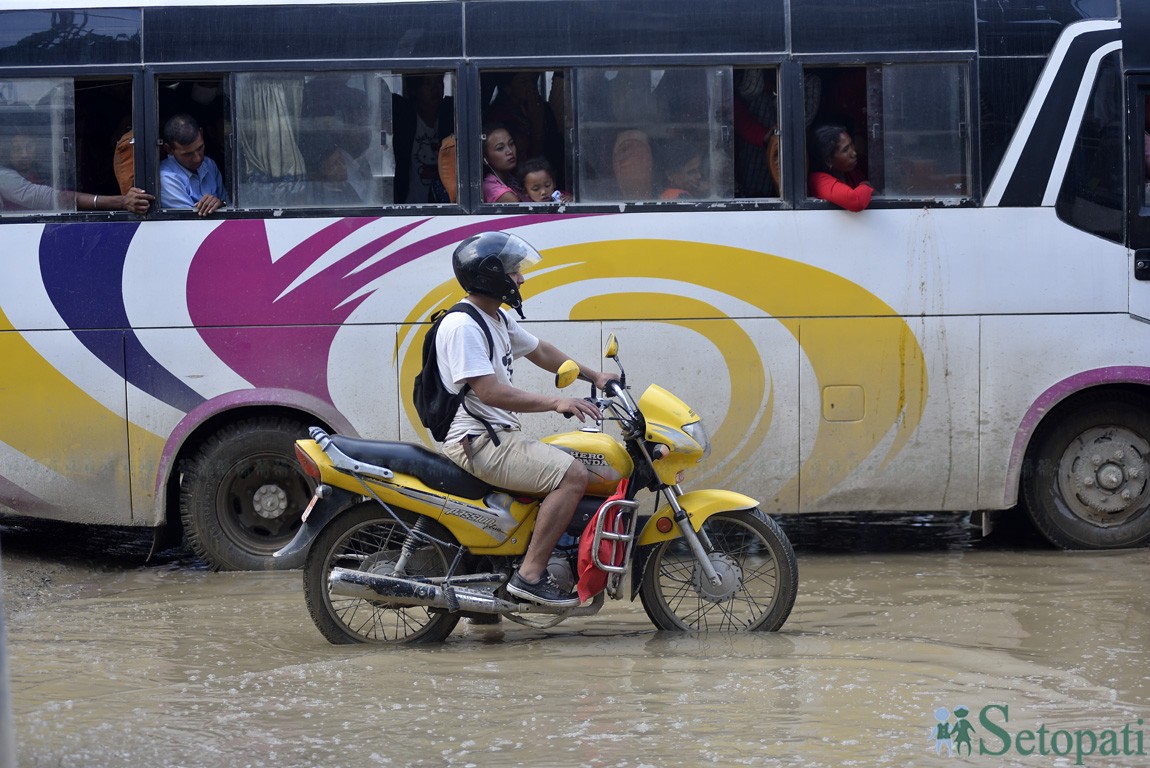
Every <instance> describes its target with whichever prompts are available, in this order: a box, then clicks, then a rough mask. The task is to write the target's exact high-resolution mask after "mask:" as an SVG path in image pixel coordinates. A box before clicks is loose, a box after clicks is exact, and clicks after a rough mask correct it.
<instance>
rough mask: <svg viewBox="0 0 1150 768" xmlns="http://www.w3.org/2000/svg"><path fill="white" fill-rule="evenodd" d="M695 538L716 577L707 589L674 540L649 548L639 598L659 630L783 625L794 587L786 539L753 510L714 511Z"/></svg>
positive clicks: (792, 563) (692, 558) (792, 558)
mask: <svg viewBox="0 0 1150 768" xmlns="http://www.w3.org/2000/svg"><path fill="white" fill-rule="evenodd" d="M702 530H703V533H705V534H706V538H707V539H708V540H709V541H710V544H711V548H710V552H709V558H710V562H711V565H712V567H713V568H714V569H715V572H716V573H717V574H718V575H719V577H720V578H721V579H722V581H721V583H720V584H712V583H711V582H710V580H709V579H708V578H707V577H706V576H705V575H704V573H703V569H702V568H701V567H700V565H699V562H698V560H696V559H695V556H694V554H693V553H692V552H691V549H690V548H689V547H688V546H687V543H686V542H685V541H684V540H683V539H682V538H681V537H680V538H676V539H672V540H670V541H665V542H663V543H661V544H657V545H655V549H654V551H652V552H651V554H650V556H649V557H648V558H647V564H646V568H645V569H644V571H643V582H642V585H641V586H640V588H639V598H640V600H641V601H642V603H643V609H644V610H646V612H647V616H648V617H650V619H651V621H652V623H654V625H655V626H656V627H658V628H659V629H663V630H670V631H678V632H682V631H689V632H752V631H763V632H773V631H775V630H777V629H778V628H779V627H781V626H783V623H784V622H785V621H786V620H787V617H788V616H790V614H791V608H793V607H794V604H795V596H796V594H797V593H798V588H799V570H798V565H797V563H796V562H795V552H794V550H793V549H792V548H791V543H790V541H788V540H787V537H786V534H784V533H783V532H782V530H781V529H780V528H779V526H778V524H777V523H776V522H775V521H774V520H772V519H771V518H769V517H767V516H766V515H765V514H763V513H762V512H761V511H759V510H758V509H745V510H738V511H732V512H720V513H718V514H716V515H713V516H712V517H709V518H707V521H706V522H705V523H703V529H702Z"/></svg>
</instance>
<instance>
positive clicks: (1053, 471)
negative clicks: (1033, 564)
mask: <svg viewBox="0 0 1150 768" xmlns="http://www.w3.org/2000/svg"><path fill="white" fill-rule="evenodd" d="M1148 475H1150V398H1147V397H1145V396H1140V395H1138V394H1137V393H1132V392H1114V393H1108V394H1106V395H1097V396H1092V397H1089V398H1084V399H1083V400H1081V401H1079V402H1078V403H1076V404H1074V405H1073V406H1071V408H1070V410H1068V411H1066V412H1065V413H1059V414H1056V415H1055V420H1054V421H1053V422H1051V424H1050V425H1049V426H1046V427H1043V428H1040V429H1039V431H1038V433H1037V434H1036V435H1035V439H1034V443H1033V444H1032V447H1031V449H1030V450H1029V451H1028V452H1027V456H1026V460H1025V461H1024V462H1023V465H1022V493H1023V500H1024V502H1025V506H1026V511H1027V513H1028V514H1029V515H1030V518H1031V519H1032V520H1033V521H1034V524H1035V526H1036V527H1037V528H1038V530H1039V531H1041V532H1042V535H1043V536H1045V537H1046V538H1047V540H1049V541H1050V542H1051V543H1052V544H1054V545H1055V546H1058V547H1062V548H1064V549H1117V548H1120V547H1136V546H1139V545H1142V544H1145V543H1146V542H1148V541H1150V477H1148Z"/></svg>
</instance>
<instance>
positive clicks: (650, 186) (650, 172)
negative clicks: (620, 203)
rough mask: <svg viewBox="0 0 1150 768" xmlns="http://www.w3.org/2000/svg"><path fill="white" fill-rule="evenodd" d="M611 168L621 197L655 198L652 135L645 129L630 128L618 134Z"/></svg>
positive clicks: (629, 198) (625, 198)
mask: <svg viewBox="0 0 1150 768" xmlns="http://www.w3.org/2000/svg"><path fill="white" fill-rule="evenodd" d="M611 169H612V172H613V173H614V175H615V184H616V185H617V187H618V190H617V191H618V196H619V199H620V200H653V199H655V193H654V172H655V161H654V157H653V156H652V154H651V139H650V138H649V137H648V136H647V134H646V133H645V132H644V131H640V130H638V129H634V128H629V129H627V130H623V131H620V132H619V133H618V134H617V135H616V136H615V143H614V145H613V147H612V150H611Z"/></svg>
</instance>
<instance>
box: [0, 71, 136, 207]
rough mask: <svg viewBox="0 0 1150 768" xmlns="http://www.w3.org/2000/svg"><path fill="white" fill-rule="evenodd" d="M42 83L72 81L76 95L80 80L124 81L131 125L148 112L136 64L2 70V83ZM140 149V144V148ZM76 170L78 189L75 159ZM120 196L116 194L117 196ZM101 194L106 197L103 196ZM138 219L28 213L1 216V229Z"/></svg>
mask: <svg viewBox="0 0 1150 768" xmlns="http://www.w3.org/2000/svg"><path fill="white" fill-rule="evenodd" d="M17 79H26V80H32V79H35V80H42V79H69V80H71V81H72V89H73V93H75V87H76V81H77V80H88V81H90V80H120V79H122V80H125V81H130V82H131V92H132V122H133V125H135V124H136V122H137V121H138V120H139V121H142V120H143V115H144V114H145V112H146V106H145V102H144V100H143V91H142V85H143V82H144V80H143V77H142V74H141V70H140V66H139V65H138V64H137V65H133V64H99V65H91V66H74V67H59V68H54V67H0V80H17ZM75 127H76V126H75V116H74V115H73V125H72V130H73V132H74V131H75ZM137 146H139V144H137ZM142 154H144V153H142V152H136V153H135V171H136V179H137V183H136V186H137V187H140V186H141V185H140V184H139V180H140V179H141V178H143V177H142V176H141V175H140V174H141V171H142V170H143V168H142V167H141V162H142V159H141V155H142ZM76 162H77V167H76V168H75V169H74V171H75V178H76V186H79V167H78V163H79V158H78V157H77V158H76ZM108 162H109V163H111V162H112V155H111V153H109V155H108ZM75 191H78V192H87V191H88V190H75ZM118 193H119V192H118V191H117V194H118ZM100 194H103V193H102V192H101V193H100ZM129 216H130V217H132V218H136V217H135V215H134V214H132V213H129V212H128V211H103V210H101V211H90V210H79V209H77V210H66V211H28V212H20V213H11V212H6V213H5V214H4V215H3V216H0V226H5V225H9V224H26V223H29V222H43V223H51V224H55V223H60V222H61V221H62V220H64V219H66V220H67V221H69V222H72V221H106V220H107V219H108V218H109V217H115V218H118V219H119V218H127V217H129Z"/></svg>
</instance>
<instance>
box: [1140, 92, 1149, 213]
mask: <svg viewBox="0 0 1150 768" xmlns="http://www.w3.org/2000/svg"><path fill="white" fill-rule="evenodd" d="M1142 205H1143V206H1146V207H1150V96H1147V97H1146V98H1145V99H1144V100H1143V103H1142Z"/></svg>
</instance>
